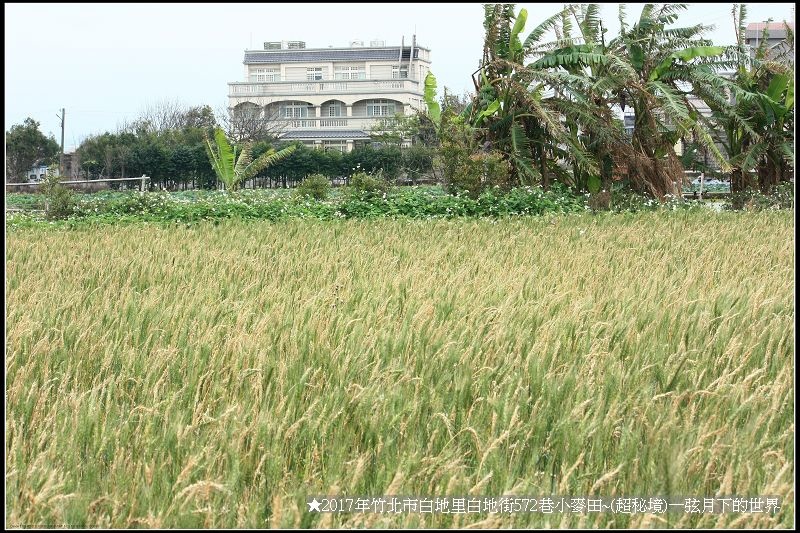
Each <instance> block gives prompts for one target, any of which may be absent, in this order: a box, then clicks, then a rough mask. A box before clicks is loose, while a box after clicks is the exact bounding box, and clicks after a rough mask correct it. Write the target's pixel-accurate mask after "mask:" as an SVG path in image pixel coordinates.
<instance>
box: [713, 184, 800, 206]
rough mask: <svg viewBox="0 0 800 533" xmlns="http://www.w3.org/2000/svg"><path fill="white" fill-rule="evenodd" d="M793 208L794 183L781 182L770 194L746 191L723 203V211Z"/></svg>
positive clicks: (752, 190) (733, 195)
mask: <svg viewBox="0 0 800 533" xmlns="http://www.w3.org/2000/svg"><path fill="white" fill-rule="evenodd" d="M793 208H794V183H791V182H783V183H780V184H778V186H776V187H775V189H773V191H772V192H771V193H770V194H763V193H761V192H760V191H758V190H754V189H748V190H746V191H742V192H737V193H734V194H732V195H731V196H730V199H729V200H728V201H727V202H726V203H725V209H729V210H739V209H746V210H751V211H761V210H763V209H793Z"/></svg>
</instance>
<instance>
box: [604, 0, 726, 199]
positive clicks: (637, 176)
mask: <svg viewBox="0 0 800 533" xmlns="http://www.w3.org/2000/svg"><path fill="white" fill-rule="evenodd" d="M686 8H687V5H686V4H646V5H645V6H644V7H643V8H642V12H641V14H640V17H639V20H638V21H637V22H636V23H634V24H633V25H632V26H630V27H628V25H627V23H626V21H625V16H624V11H623V10H622V6H620V23H621V30H620V35H619V37H618V38H616V39H614V41H612V43H611V44H610V47H611V48H612V50H615V54H616V55H617V56H620V57H625V58H626V60H627V62H628V63H629V65H630V66H631V72H632V74H633V75H632V76H631V77H630V78H628V79H626V80H625V87H624V89H623V90H622V91H621V97H624V98H625V99H626V101H627V103H629V105H630V106H631V107H632V108H633V111H634V115H635V119H634V131H633V137H632V145H633V149H634V154H635V157H634V158H633V159H632V160H631V161H630V162H629V164H628V173H629V176H630V177H631V178H632V179H633V180H634V183H635V184H637V185H638V186H639V187H640V188H641V189H644V190H648V191H650V192H651V193H652V194H654V195H655V196H656V197H658V198H663V197H664V196H665V195H666V194H674V195H678V194H680V192H681V188H682V187H681V185H682V181H683V179H684V177H683V167H682V165H681V163H680V159H679V158H678V156H677V155H676V154H675V151H674V148H673V147H674V145H675V143H676V141H677V140H678V139H679V138H681V137H684V136H687V135H692V136H693V138H694V139H695V141H696V142H697V143H699V144H700V145H701V146H702V147H703V148H704V149H706V150H707V151H708V153H709V155H711V157H712V158H714V159H715V160H716V161H717V163H718V164H719V166H720V168H721V169H722V170H723V171H725V172H728V171H730V168H731V167H730V164H729V163H728V161H727V159H726V158H725V157H724V156H723V155H722V153H721V152H720V151H719V149H718V147H717V146H716V144H715V142H714V136H713V134H712V132H711V131H710V130H709V129H708V127H707V125H706V124H705V122H704V121H702V120H700V113H699V112H698V110H697V109H696V108H695V107H694V105H693V104H692V102H690V99H689V96H690V95H694V96H697V97H699V98H700V99H701V100H702V101H704V102H706V103H708V102H717V103H719V104H720V105H721V104H723V103H724V94H725V88H726V87H727V81H726V80H725V79H724V78H723V77H722V76H720V75H719V74H718V71H719V70H721V69H723V68H732V67H733V66H734V64H735V63H734V62H733V61H731V60H729V59H726V58H725V57H724V55H725V52H726V49H725V48H724V47H719V46H713V45H712V43H711V41H709V40H707V39H705V38H703V35H704V34H705V32H707V31H708V30H709V27H708V26H705V25H704V24H696V25H694V26H687V27H677V28H676V27H671V25H672V24H674V23H675V22H676V21H677V20H678V18H679V13H680V12H681V11H683V10H685V9H686Z"/></svg>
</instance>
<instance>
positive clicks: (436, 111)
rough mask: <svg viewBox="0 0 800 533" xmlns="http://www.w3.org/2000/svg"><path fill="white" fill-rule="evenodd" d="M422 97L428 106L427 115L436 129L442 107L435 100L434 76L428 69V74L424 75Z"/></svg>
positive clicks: (437, 128)
mask: <svg viewBox="0 0 800 533" xmlns="http://www.w3.org/2000/svg"><path fill="white" fill-rule="evenodd" d="M423 99H424V100H425V105H427V106H428V116H429V117H430V119H431V121H432V122H433V124H434V126H435V127H436V130H437V131H438V130H439V124H440V122H441V115H442V109H441V107H440V106H439V102H437V101H436V76H434V75H433V72H430V71H428V74H427V75H426V76H425V92H424V93H423Z"/></svg>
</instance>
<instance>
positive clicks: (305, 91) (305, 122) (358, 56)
mask: <svg viewBox="0 0 800 533" xmlns="http://www.w3.org/2000/svg"><path fill="white" fill-rule="evenodd" d="M244 67H245V80H246V81H243V82H231V83H229V84H228V98H229V100H228V102H229V106H230V108H231V109H232V110H233V111H234V113H247V114H248V115H250V116H253V115H255V116H257V117H260V118H263V119H264V120H270V121H274V122H275V124H276V125H277V126H279V130H280V131H281V133H280V135H279V136H280V138H281V139H284V140H299V141H302V142H303V143H304V144H307V145H309V146H315V147H319V148H334V149H338V150H341V151H348V152H349V151H350V150H352V149H353V147H354V146H357V145H359V144H364V143H368V142H370V132H372V131H374V129H373V128H375V127H377V128H380V127H381V125H382V124H386V123H387V121H391V120H392V117H394V115H395V114H397V113H402V114H404V115H411V114H413V112H414V110H415V109H422V107H423V105H424V101H423V90H424V85H425V83H424V80H425V76H426V75H427V73H428V70H429V69H430V50H429V49H427V48H424V47H421V46H419V45H417V44H416V38H414V39H412V41H411V45H410V46H408V45H406V46H404V45H402V44H401V45H400V46H385V44H384V42H383V41H371V42H370V45H369V46H364V43H363V42H362V41H353V42H351V43H350V46H349V47H347V48H333V47H329V48H306V47H305V43H304V42H302V41H289V42H267V43H264V50H245V54H244Z"/></svg>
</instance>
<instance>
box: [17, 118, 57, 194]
mask: <svg viewBox="0 0 800 533" xmlns="http://www.w3.org/2000/svg"><path fill="white" fill-rule="evenodd" d="M59 152H60V150H59V145H58V143H57V142H56V140H55V139H54V138H53V137H52V136H50V137H46V136H45V135H44V134H43V133H42V132H41V131H40V130H39V123H38V122H36V121H35V120H33V119H32V118H30V117H28V118H26V119H25V121H24V122H23V123H22V124H15V125H13V126H11V129H10V130H9V131H7V132H6V179H7V180H9V181H12V182H14V181H27V173H28V170H30V169H31V168H32V167H33V166H34V165H37V164H47V165H50V164H54V163H55V162H56V161H57V160H58V154H59Z"/></svg>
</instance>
